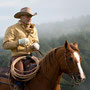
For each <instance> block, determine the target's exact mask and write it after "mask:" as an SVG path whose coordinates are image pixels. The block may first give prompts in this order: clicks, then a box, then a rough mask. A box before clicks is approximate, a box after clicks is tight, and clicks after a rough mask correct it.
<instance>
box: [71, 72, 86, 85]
mask: <svg viewBox="0 0 90 90" xmlns="http://www.w3.org/2000/svg"><path fill="white" fill-rule="evenodd" d="M72 78H73V80H74V82H75V83H76V84H80V83H82V82H84V80H85V77H83V78H82V77H81V75H80V74H79V75H73V76H72Z"/></svg>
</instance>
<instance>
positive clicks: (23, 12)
mask: <svg viewBox="0 0 90 90" xmlns="http://www.w3.org/2000/svg"><path fill="white" fill-rule="evenodd" d="M22 15H30V16H35V15H37V13H34V14H32V13H31V9H30V8H28V7H24V8H22V9H21V10H20V12H18V13H16V14H15V15H14V17H15V18H20V17H21V16H22Z"/></svg>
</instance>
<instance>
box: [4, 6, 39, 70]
mask: <svg viewBox="0 0 90 90" xmlns="http://www.w3.org/2000/svg"><path fill="white" fill-rule="evenodd" d="M36 14H37V13H35V14H32V13H31V9H30V8H28V7H24V8H22V9H21V10H20V12H18V13H16V14H15V15H14V17H15V18H17V19H20V20H19V21H18V23H16V24H14V25H12V26H10V27H8V29H7V30H6V33H5V37H4V40H3V48H4V49H7V50H11V60H10V65H11V64H12V62H13V61H14V60H15V59H16V58H18V57H20V56H27V55H29V54H30V55H31V54H32V52H33V51H35V50H39V48H40V45H39V44H38V42H39V40H38V34H37V29H36V27H35V24H31V18H32V17H33V16H35V15H36ZM32 57H33V56H32ZM33 58H34V57H33ZM16 68H17V69H18V70H20V71H24V63H23V62H22V61H19V62H18V63H17V64H16Z"/></svg>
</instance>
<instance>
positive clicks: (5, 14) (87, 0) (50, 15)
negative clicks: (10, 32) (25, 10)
mask: <svg viewBox="0 0 90 90" xmlns="http://www.w3.org/2000/svg"><path fill="white" fill-rule="evenodd" d="M26 6H27V7H30V8H31V10H32V13H34V12H37V13H38V15H37V16H35V17H33V18H32V23H35V24H42V23H49V22H57V21H60V22H61V21H65V20H67V19H72V18H77V17H80V16H86V15H90V0H7V1H6V0H0V12H1V13H0V36H3V35H4V33H5V30H6V28H7V27H8V26H10V25H12V24H14V23H16V22H17V21H18V20H17V19H15V18H14V17H13V16H14V14H15V13H17V12H19V11H20V9H21V8H22V7H26Z"/></svg>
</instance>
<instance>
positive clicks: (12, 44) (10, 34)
mask: <svg viewBox="0 0 90 90" xmlns="http://www.w3.org/2000/svg"><path fill="white" fill-rule="evenodd" d="M17 45H18V41H16V40H15V33H14V28H12V27H9V28H8V29H7V30H6V33H5V36H4V40H3V48H4V49H10V50H11V49H15V48H17Z"/></svg>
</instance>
